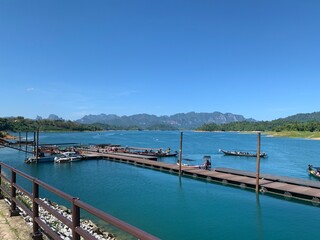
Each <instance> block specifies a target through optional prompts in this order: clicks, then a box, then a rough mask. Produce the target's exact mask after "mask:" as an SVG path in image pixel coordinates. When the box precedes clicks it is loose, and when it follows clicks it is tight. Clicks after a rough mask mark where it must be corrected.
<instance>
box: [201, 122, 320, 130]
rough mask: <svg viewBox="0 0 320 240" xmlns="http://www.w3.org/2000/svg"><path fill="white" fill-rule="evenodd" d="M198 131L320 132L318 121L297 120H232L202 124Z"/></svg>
mask: <svg viewBox="0 0 320 240" xmlns="http://www.w3.org/2000/svg"><path fill="white" fill-rule="evenodd" d="M197 130H199V131H273V132H283V131H304V132H320V122H319V121H308V122H297V121H287V120H282V119H278V120H273V121H258V122H246V121H244V122H232V123H226V124H221V125H218V124H215V123H210V124H204V125H202V126H201V127H199V128H198V129H197Z"/></svg>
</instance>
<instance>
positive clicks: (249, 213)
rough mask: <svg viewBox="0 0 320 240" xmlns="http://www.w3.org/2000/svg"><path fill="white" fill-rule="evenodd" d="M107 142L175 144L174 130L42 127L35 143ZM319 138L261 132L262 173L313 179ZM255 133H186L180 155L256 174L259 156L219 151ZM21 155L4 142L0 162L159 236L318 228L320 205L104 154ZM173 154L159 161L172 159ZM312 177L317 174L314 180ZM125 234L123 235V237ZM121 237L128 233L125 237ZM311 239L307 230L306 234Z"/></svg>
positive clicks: (293, 234)
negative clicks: (47, 158) (83, 157)
mask: <svg viewBox="0 0 320 240" xmlns="http://www.w3.org/2000/svg"><path fill="white" fill-rule="evenodd" d="M63 142H65V143H70V142H75V143H81V144H99V143H112V144H121V145H122V146H134V147H152V148H160V147H161V148H163V149H167V148H168V147H170V148H171V149H172V150H177V151H178V150H179V144H180V132H178V131H107V132H85V133H40V143H63ZM319 145H320V142H319V141H315V140H305V139H293V138H275V137H269V136H265V135H262V136H261V150H262V151H264V152H266V153H267V154H268V157H267V158H262V159H261V173H266V174H273V175H280V176H288V177H294V178H301V179H310V180H314V179H312V178H311V177H309V175H308V173H307V171H306V169H307V166H308V164H312V165H315V166H317V165H319V164H318V161H319V159H318V155H319V154H318V152H319ZM256 148H257V134H240V133H229V132H228V133H223V132H212V133H211V132H191V131H186V132H184V133H183V150H182V152H183V158H187V159H191V160H192V161H189V162H188V163H190V164H200V163H202V157H203V156H204V155H211V157H212V167H213V168H215V167H226V168H233V169H239V170H246V171H252V172H254V171H255V170H256V159H255V158H246V157H232V156H224V155H223V154H221V153H220V152H219V149H226V150H233V149H237V150H244V151H250V150H253V151H255V150H256ZM25 157H26V155H25V153H22V152H17V151H15V150H11V149H6V148H1V149H0V160H1V161H3V162H5V163H7V164H9V165H12V166H14V167H16V168H18V169H19V170H22V171H24V172H26V173H28V174H30V175H32V176H34V177H36V178H39V179H40V180H42V181H45V182H47V183H49V184H51V185H53V186H54V187H56V188H58V189H60V190H62V191H65V192H67V193H69V194H71V195H74V196H78V197H80V199H82V200H83V201H85V202H87V203H90V204H92V205H93V206H95V207H97V208H99V209H102V210H103V211H105V212H107V213H109V214H112V215H113V216H115V217H117V218H119V219H121V220H123V221H126V222H128V223H130V224H132V225H134V226H136V227H139V228H141V229H143V230H144V231H146V232H149V233H151V234H153V235H155V236H157V237H159V238H161V239H224V240H229V239H234V238H239V239H273V240H274V239H306V238H307V233H312V234H314V233H316V229H317V227H318V223H319V216H318V214H319V207H315V206H313V205H312V204H309V203H303V202H298V201H295V200H285V199H284V198H282V197H273V196H269V195H263V194H259V195H258V196H257V195H256V194H255V192H254V191H251V190H242V189H240V188H238V187H231V186H224V185H222V184H218V183H209V182H206V181H200V180H195V179H193V178H188V177H182V178H181V179H180V178H179V177H178V176H177V175H174V174H170V173H166V172H160V171H156V170H151V169H145V168H141V167H136V166H132V165H127V164H124V163H117V162H112V161H108V160H88V161H80V162H74V163H67V164H54V163H43V164H33V165H28V164H25V163H24V162H23V161H24V158H25ZM176 160H177V159H176V158H174V157H173V158H163V159H161V160H160V161H164V162H168V163H175V162H176ZM315 181H316V180H315ZM122 237H123V236H122ZM123 238H125V237H123ZM308 238H310V236H308Z"/></svg>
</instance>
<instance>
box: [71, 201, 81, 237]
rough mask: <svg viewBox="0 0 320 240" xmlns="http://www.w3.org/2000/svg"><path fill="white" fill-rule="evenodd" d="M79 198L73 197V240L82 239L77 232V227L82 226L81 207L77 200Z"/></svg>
mask: <svg viewBox="0 0 320 240" xmlns="http://www.w3.org/2000/svg"><path fill="white" fill-rule="evenodd" d="M76 200H79V198H73V199H72V215H71V216H72V240H80V235H79V234H78V233H77V232H76V228H77V227H80V208H79V207H78V206H77V205H76V203H75V201H76Z"/></svg>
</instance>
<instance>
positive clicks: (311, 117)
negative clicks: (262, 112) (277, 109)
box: [277, 112, 320, 122]
mask: <svg viewBox="0 0 320 240" xmlns="http://www.w3.org/2000/svg"><path fill="white" fill-rule="evenodd" d="M277 120H284V121H288V122H312V121H313V122H319V121H320V112H313V113H298V114H295V115H292V116H289V117H286V118H280V119H277Z"/></svg>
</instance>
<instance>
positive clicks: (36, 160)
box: [24, 155, 56, 163]
mask: <svg viewBox="0 0 320 240" xmlns="http://www.w3.org/2000/svg"><path fill="white" fill-rule="evenodd" d="M55 156H56V155H50V156H43V157H38V158H37V157H36V156H30V157H27V158H26V159H25V160H24V162H25V163H43V162H53V161H54V158H55Z"/></svg>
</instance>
